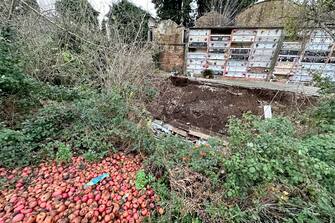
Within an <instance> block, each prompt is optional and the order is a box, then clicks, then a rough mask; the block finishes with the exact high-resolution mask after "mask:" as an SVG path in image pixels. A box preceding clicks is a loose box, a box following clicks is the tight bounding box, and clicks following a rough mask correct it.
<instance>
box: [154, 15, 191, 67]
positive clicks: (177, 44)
mask: <svg viewBox="0 0 335 223" xmlns="http://www.w3.org/2000/svg"><path fill="white" fill-rule="evenodd" d="M184 31H185V27H184V26H179V25H177V24H176V23H175V22H173V21H172V20H164V21H161V22H160V23H158V24H157V26H156V27H154V28H153V29H152V32H153V41H154V42H155V43H157V44H158V45H159V48H160V54H159V65H160V69H162V70H164V71H167V72H171V71H179V72H182V71H183V69H184V52H185V45H184Z"/></svg>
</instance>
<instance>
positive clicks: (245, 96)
mask: <svg viewBox="0 0 335 223" xmlns="http://www.w3.org/2000/svg"><path fill="white" fill-rule="evenodd" d="M159 90H160V93H159V95H158V96H157V97H156V98H155V100H154V101H153V102H152V103H151V104H150V105H149V108H148V109H149V111H150V112H151V113H152V115H153V116H154V118H156V119H160V120H163V121H165V122H169V123H171V124H174V125H176V124H177V123H179V124H180V125H183V126H185V125H186V126H190V127H191V126H192V127H198V128H200V129H202V130H208V131H212V132H216V133H220V134H225V133H226V129H227V128H226V125H227V123H228V120H229V118H230V117H231V116H236V117H241V116H242V115H243V114H244V113H246V112H251V113H253V114H255V115H263V106H264V105H269V104H271V105H272V107H273V112H274V114H276V115H278V114H283V113H287V112H288V111H292V109H294V110H295V111H297V109H298V108H299V107H301V106H306V105H307V104H308V103H309V100H308V98H297V97H295V95H294V94H291V93H279V92H273V91H265V90H252V89H242V88H237V87H236V88H235V87H223V88H214V87H209V86H205V85H196V84H188V85H186V86H174V85H173V84H172V83H171V82H170V81H169V80H166V81H163V82H162V83H161V84H160V85H159Z"/></svg>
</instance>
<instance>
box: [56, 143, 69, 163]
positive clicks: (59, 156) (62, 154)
mask: <svg viewBox="0 0 335 223" xmlns="http://www.w3.org/2000/svg"><path fill="white" fill-rule="evenodd" d="M71 158H72V151H71V147H69V146H67V145H65V144H64V143H60V144H59V145H58V151H57V153H56V160H57V161H58V162H60V163H68V162H70V161H71Z"/></svg>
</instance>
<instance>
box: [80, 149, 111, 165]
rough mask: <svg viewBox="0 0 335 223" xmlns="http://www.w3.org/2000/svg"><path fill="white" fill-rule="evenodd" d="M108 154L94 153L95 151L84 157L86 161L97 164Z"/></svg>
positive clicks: (85, 154) (90, 151) (86, 153)
mask: <svg viewBox="0 0 335 223" xmlns="http://www.w3.org/2000/svg"><path fill="white" fill-rule="evenodd" d="M106 153H107V152H100V153H97V152H96V151H93V150H89V151H87V152H85V153H84V154H83V156H84V159H85V160H87V161H88V162H91V163H93V162H97V161H99V160H101V159H102V158H103V157H104V156H105V155H106Z"/></svg>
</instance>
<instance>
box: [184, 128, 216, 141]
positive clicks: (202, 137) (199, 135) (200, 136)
mask: <svg viewBox="0 0 335 223" xmlns="http://www.w3.org/2000/svg"><path fill="white" fill-rule="evenodd" d="M188 134H189V135H192V136H195V137H198V138H201V139H205V140H208V139H209V138H210V137H211V136H209V135H206V134H204V133H202V132H197V131H194V130H190V131H189V132H188Z"/></svg>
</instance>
